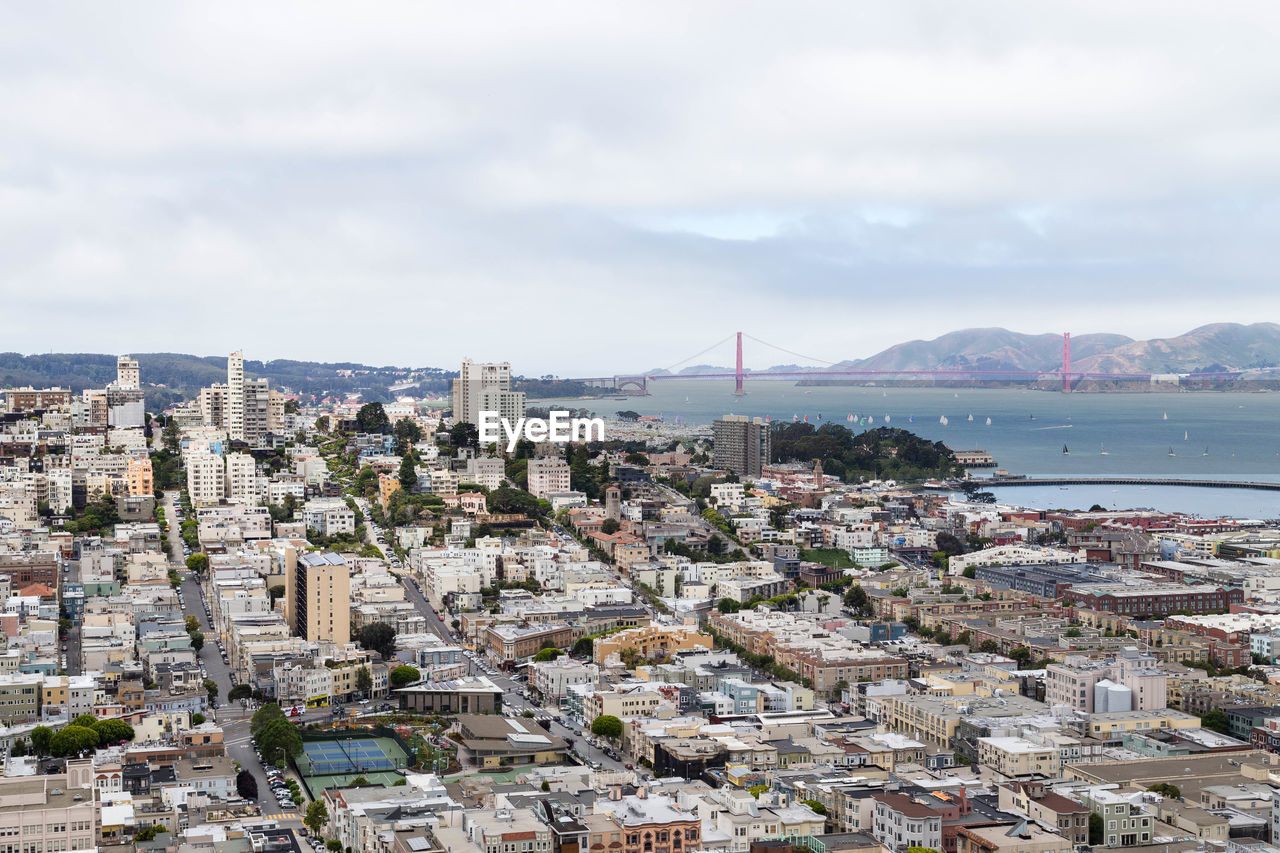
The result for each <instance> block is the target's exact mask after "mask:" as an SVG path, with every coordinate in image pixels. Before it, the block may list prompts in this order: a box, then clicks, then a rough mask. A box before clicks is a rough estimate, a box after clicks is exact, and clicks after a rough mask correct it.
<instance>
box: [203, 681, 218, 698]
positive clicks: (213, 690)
mask: <svg viewBox="0 0 1280 853" xmlns="http://www.w3.org/2000/svg"><path fill="white" fill-rule="evenodd" d="M204 692H205V693H208V694H209V701H210V702H212V701H213V700H214V699H217V698H218V684H217V682H215V681H214V680H213V679H212V678H206V679H205V680H204Z"/></svg>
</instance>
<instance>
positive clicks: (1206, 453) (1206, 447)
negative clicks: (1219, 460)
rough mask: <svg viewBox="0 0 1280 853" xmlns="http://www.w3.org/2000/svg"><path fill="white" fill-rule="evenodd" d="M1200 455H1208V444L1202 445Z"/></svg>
mask: <svg viewBox="0 0 1280 853" xmlns="http://www.w3.org/2000/svg"><path fill="white" fill-rule="evenodd" d="M1200 455H1201V456H1208V455H1209V445H1207V444H1206V445H1205V446H1204V453H1201V454H1200Z"/></svg>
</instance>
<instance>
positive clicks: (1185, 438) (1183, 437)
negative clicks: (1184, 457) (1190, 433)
mask: <svg viewBox="0 0 1280 853" xmlns="http://www.w3.org/2000/svg"><path fill="white" fill-rule="evenodd" d="M1182 440H1183V441H1186V440H1187V431H1186V430H1185V429H1184V430H1183V431H1182Z"/></svg>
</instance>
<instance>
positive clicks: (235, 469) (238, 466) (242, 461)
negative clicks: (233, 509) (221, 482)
mask: <svg viewBox="0 0 1280 853" xmlns="http://www.w3.org/2000/svg"><path fill="white" fill-rule="evenodd" d="M226 468H227V473H226V487H225V489H224V494H225V495H226V498H227V500H229V501H235V502H237V503H243V504H250V505H256V504H257V503H258V502H259V501H260V500H261V497H262V491H263V490H262V488H260V486H261V483H260V480H261V478H260V477H259V476H258V463H257V461H256V460H255V459H254V458H253V457H252V456H250V455H249V454H248V453H228V454H227V464H226Z"/></svg>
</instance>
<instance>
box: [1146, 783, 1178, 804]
mask: <svg viewBox="0 0 1280 853" xmlns="http://www.w3.org/2000/svg"><path fill="white" fill-rule="evenodd" d="M1147 790H1148V791H1152V792H1154V793H1156V794H1159V795H1160V796H1162V797H1168V798H1169V799H1171V800H1180V799H1182V789H1181V788H1179V787H1178V786H1177V785H1171V784H1170V783H1168V782H1157V783H1156V784H1154V785H1152V786H1151V787H1149V788H1147Z"/></svg>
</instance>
